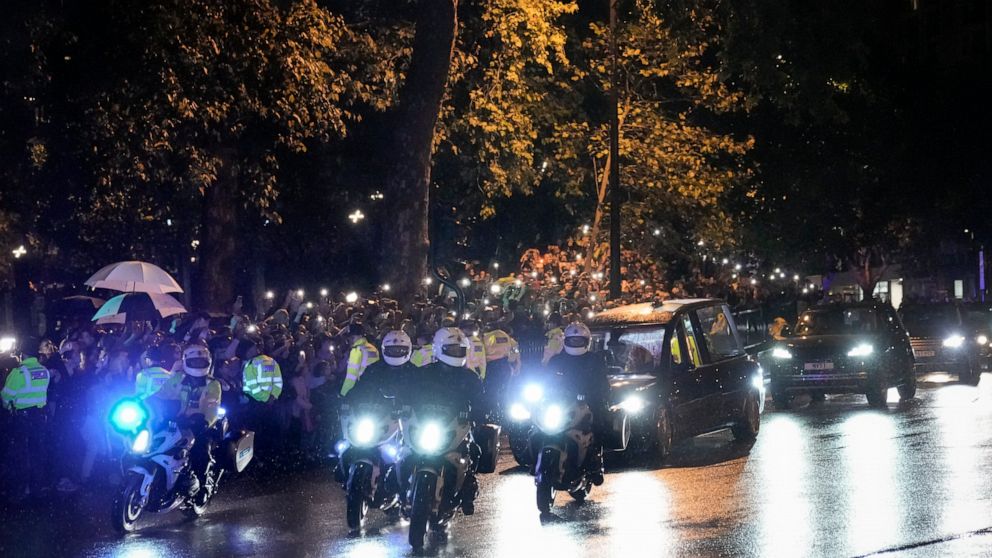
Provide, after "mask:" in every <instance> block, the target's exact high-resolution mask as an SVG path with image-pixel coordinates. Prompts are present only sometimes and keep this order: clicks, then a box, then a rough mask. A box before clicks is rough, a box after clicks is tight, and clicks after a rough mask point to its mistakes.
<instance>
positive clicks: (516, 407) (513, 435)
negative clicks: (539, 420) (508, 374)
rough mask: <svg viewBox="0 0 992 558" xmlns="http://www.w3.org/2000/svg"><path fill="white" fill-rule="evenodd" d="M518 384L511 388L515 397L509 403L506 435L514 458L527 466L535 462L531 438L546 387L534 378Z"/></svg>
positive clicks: (518, 462)
mask: <svg viewBox="0 0 992 558" xmlns="http://www.w3.org/2000/svg"><path fill="white" fill-rule="evenodd" d="M516 384H517V385H513V386H511V389H510V392H511V393H513V394H514V395H515V397H512V398H511V399H510V400H509V402H508V404H507V409H508V412H507V416H508V417H509V419H510V420H509V421H508V423H507V426H506V436H507V439H508V440H509V442H510V451H511V452H512V453H513V459H514V460H515V461H516V462H517V464H518V465H521V466H524V467H527V466H530V465H533V464H534V454H533V452H532V451H531V447H530V438H531V432H532V429H533V427H534V421H533V416H534V413H535V412H536V411H537V406H538V404H539V403H540V402H541V398H542V397H544V388H542V387H541V384H539V383H538V382H537V381H535V380H534V379H533V378H528V379H527V380H526V381H525V382H522V383H520V382H518V383H516Z"/></svg>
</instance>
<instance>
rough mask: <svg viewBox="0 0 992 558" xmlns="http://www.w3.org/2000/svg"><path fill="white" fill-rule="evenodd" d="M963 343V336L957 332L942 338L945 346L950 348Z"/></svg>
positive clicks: (957, 346)
mask: <svg viewBox="0 0 992 558" xmlns="http://www.w3.org/2000/svg"><path fill="white" fill-rule="evenodd" d="M963 344H964V336H963V335H957V334H955V335H951V336H950V337H948V338H946V339H944V343H943V345H944V346H945V347H948V348H951V349H957V348H959V347H960V346H961V345H963Z"/></svg>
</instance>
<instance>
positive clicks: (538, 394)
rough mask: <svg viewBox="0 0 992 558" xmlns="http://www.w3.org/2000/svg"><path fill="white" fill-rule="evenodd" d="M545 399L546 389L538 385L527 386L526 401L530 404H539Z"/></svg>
mask: <svg viewBox="0 0 992 558" xmlns="http://www.w3.org/2000/svg"><path fill="white" fill-rule="evenodd" d="M542 397H544V388H542V387H541V386H540V385H538V384H527V386H526V387H524V401H526V402H528V403H537V402H538V401H540V400H541V398H542Z"/></svg>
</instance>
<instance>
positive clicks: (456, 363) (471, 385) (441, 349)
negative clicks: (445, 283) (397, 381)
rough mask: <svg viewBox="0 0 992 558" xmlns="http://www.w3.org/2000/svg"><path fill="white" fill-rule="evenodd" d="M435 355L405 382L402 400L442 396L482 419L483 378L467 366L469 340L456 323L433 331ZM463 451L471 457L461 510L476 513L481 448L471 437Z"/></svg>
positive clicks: (411, 402) (441, 397)
mask: <svg viewBox="0 0 992 558" xmlns="http://www.w3.org/2000/svg"><path fill="white" fill-rule="evenodd" d="M433 345H434V355H435V357H436V358H437V361H436V362H434V363H432V364H429V365H427V366H425V367H423V368H421V369H420V370H418V371H417V373H416V375H415V376H414V377H415V381H414V382H410V383H409V384H408V388H407V390H406V392H407V395H406V397H405V401H406V402H408V403H410V404H412V405H414V406H416V405H417V403H418V402H419V401H424V400H426V401H431V400H438V399H440V400H442V401H447V402H450V403H451V404H454V405H457V406H459V407H461V408H467V409H468V410H469V413H470V415H469V416H470V417H471V418H472V419H473V420H474V421H475V422H476V423H481V419H482V417H483V415H482V414H481V413H480V409H481V403H482V381H481V380H480V379H479V376H477V375H476V374H475V372H473V371H472V370H470V369H468V368H467V367H466V364H467V362H468V352H469V349H470V347H471V342H470V341H469V339H468V337H467V336H466V335H465V334H464V333H463V332H462V331H461V330H460V329H458V328H456V327H442V328H441V329H439V330H437V333H435V334H434V342H433ZM462 451H463V455H464V456H465V457H466V458H467V459H469V460H470V464H469V467H468V472H467V474H466V476H465V482H464V483H463V484H462V490H461V494H460V498H461V507H462V512H463V513H464V514H465V515H472V514H473V513H475V497H476V495H477V494H478V492H479V483H478V480H476V478H475V472H476V470H477V469H478V464H479V459H480V458H481V456H482V451H481V450H480V449H479V446H478V445H477V444H476V443H475V441H474V440H473V439H472V437H471V435H470V436H469V439H468V440H467V441H466V442H465V443H463V445H462Z"/></svg>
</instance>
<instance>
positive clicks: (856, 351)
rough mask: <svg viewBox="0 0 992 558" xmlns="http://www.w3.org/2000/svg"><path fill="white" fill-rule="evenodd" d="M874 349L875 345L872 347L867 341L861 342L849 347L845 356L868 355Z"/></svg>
mask: <svg viewBox="0 0 992 558" xmlns="http://www.w3.org/2000/svg"><path fill="white" fill-rule="evenodd" d="M874 350H875V347H872V346H871V345H869V344H868V343H862V344H860V345H858V346H857V347H855V348H853V349H851V350H850V351H847V356H849V357H866V356H868V355H870V354H871V353H872V352H873V351H874Z"/></svg>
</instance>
